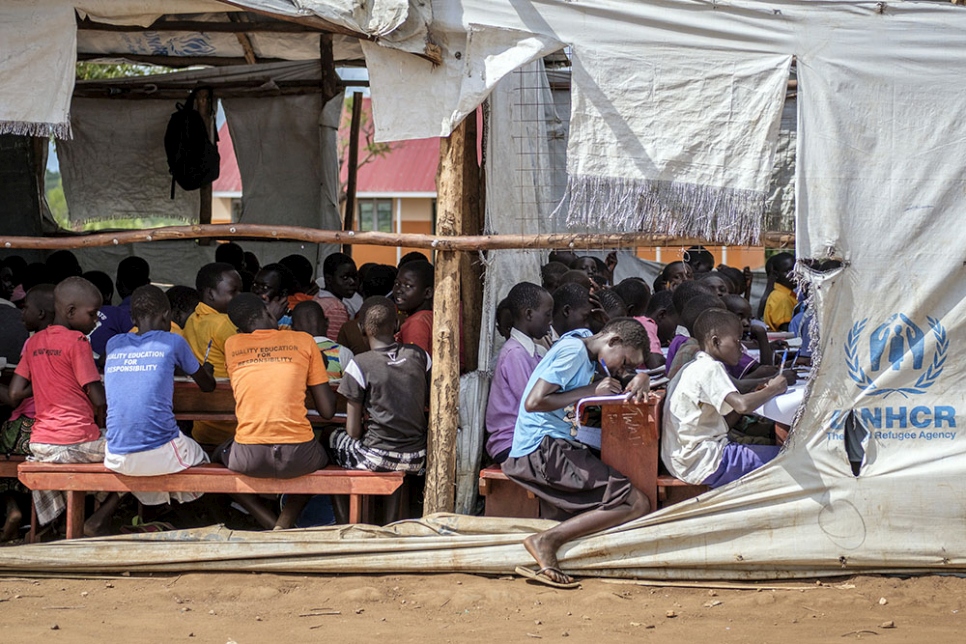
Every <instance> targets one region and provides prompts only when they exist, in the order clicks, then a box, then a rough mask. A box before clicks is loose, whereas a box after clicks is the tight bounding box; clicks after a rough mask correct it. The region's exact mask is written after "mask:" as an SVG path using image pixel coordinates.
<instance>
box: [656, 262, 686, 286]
mask: <svg viewBox="0 0 966 644" xmlns="http://www.w3.org/2000/svg"><path fill="white" fill-rule="evenodd" d="M679 264H680V265H681V266H688V265H689V264H688V263H687V262H685V261H682V260H678V261H676V262H668V263H667V264H665V265H664V268H662V269H661V277H663V278H664V279H665V281H666V280H667V278H668V277H670V275H671V269H672V267H674V266H677V265H679Z"/></svg>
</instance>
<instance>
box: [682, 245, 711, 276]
mask: <svg viewBox="0 0 966 644" xmlns="http://www.w3.org/2000/svg"><path fill="white" fill-rule="evenodd" d="M684 261H686V262H687V263H688V264H690V265H691V270H692V271H694V274H695V276H697V275H701V274H702V273H707V272H710V271H711V269H713V268H714V255H712V254H711V253H710V251H708V249H707V248H705V247H704V246H692V247H691V248H689V249H687V250H686V251H685V252H684Z"/></svg>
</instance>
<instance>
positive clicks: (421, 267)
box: [399, 259, 436, 288]
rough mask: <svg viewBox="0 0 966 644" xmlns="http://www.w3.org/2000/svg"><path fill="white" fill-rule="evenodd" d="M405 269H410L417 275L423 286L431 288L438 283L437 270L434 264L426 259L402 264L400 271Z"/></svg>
mask: <svg viewBox="0 0 966 644" xmlns="http://www.w3.org/2000/svg"><path fill="white" fill-rule="evenodd" d="M403 271H409V272H410V273H412V274H413V275H415V276H416V279H417V280H418V281H419V283H420V284H421V285H422V287H423V288H430V287H433V286H435V285H436V270H435V269H434V268H433V265H432V264H430V263H429V262H427V261H426V260H424V259H423V260H416V261H414V262H407V263H406V264H405V265H403V266H400V267H399V272H400V273H402V272H403Z"/></svg>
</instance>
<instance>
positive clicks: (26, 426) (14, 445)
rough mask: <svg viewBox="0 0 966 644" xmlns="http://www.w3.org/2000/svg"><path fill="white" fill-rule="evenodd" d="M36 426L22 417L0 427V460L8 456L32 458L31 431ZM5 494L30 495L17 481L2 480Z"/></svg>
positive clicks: (28, 419) (1, 488)
mask: <svg viewBox="0 0 966 644" xmlns="http://www.w3.org/2000/svg"><path fill="white" fill-rule="evenodd" d="M33 426H34V419H33V418H28V417H26V416H21V417H20V418H18V419H17V420H8V421H7V422H5V423H4V424H3V426H2V427H0V459H2V458H6V457H8V456H30V431H31V429H32V428H33ZM4 492H19V493H21V494H28V493H29V492H30V490H28V489H27V488H25V487H24V486H23V484H22V483H21V482H20V481H18V480H17V479H13V478H10V479H2V478H0V494H3V493H4Z"/></svg>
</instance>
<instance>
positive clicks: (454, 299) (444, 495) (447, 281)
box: [423, 119, 476, 514]
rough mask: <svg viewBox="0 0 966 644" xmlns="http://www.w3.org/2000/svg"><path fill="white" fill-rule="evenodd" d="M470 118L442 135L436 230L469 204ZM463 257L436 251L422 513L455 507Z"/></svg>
mask: <svg viewBox="0 0 966 644" xmlns="http://www.w3.org/2000/svg"><path fill="white" fill-rule="evenodd" d="M467 121H468V119H464V120H463V122H462V123H461V124H460V125H459V126H458V127H457V128H456V129H455V130H453V133H452V134H450V135H449V137H447V138H445V139H442V140H441V141H440V146H439V172H438V173H437V175H436V195H437V197H436V212H437V216H436V234H437V236H446V235H456V234H458V231H459V229H460V226H461V221H462V219H463V209H464V207H465V204H466V199H465V194H464V189H465V184H464V179H465V176H464V173H465V170H464V167H465V164H464V157H465V155H466V154H468V153H472V154H473V155H475V154H476V151H475V147H476V139H475V137H474V138H473V139H468V138H467V130H468V125H467ZM459 309H460V257H459V253H458V252H454V251H452V250H442V251H439V252H437V253H436V287H435V289H434V291H433V375H432V382H431V386H430V392H429V436H428V445H427V461H426V501H425V504H424V506H423V513H424V514H433V513H434V512H452V511H453V508H454V504H455V502H456V496H455V495H456V431H457V428H458V426H459V391H460V364H459V341H460V323H459Z"/></svg>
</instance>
